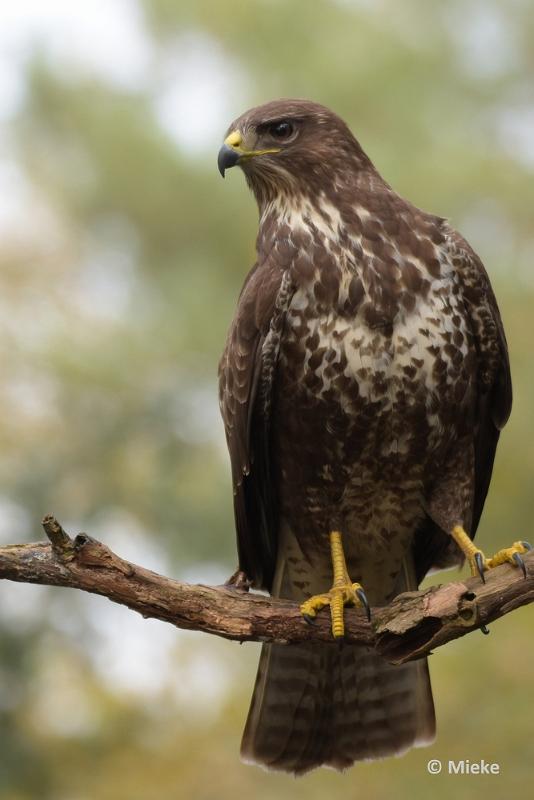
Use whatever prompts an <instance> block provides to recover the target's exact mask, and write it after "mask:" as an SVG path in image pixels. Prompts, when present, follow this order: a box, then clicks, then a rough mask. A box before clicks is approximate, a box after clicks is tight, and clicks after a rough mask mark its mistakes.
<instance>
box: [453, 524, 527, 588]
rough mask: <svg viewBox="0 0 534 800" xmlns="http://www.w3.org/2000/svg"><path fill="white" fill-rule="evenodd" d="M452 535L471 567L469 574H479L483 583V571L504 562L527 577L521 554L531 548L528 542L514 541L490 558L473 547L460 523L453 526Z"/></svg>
mask: <svg viewBox="0 0 534 800" xmlns="http://www.w3.org/2000/svg"><path fill="white" fill-rule="evenodd" d="M452 535H453V538H454V540H455V541H456V543H457V544H458V547H459V548H460V550H461V551H462V552H463V553H464V555H465V557H466V559H467V562H468V564H469V567H470V569H471V575H473V576H476V575H479V576H480V578H481V579H482V581H483V582H484V583H485V581H486V579H485V577H484V572H485V571H486V570H488V569H493V568H494V567H498V566H500V565H501V564H506V563H509V564H512V565H513V566H514V567H519V568H520V569H521V571H522V573H523V576H524V577H525V578H526V577H527V568H526V565H525V562H524V560H523V555H524V554H525V553H528V551H529V550H532V546H531V545H530V544H529V543H528V542H514V543H513V545H512V546H511V547H505V548H503V549H502V550H499V551H498V552H497V553H495V555H494V556H492V557H491V558H486V556H485V555H484V553H483V552H482V550H479V548H478V547H475V545H474V544H473V542H472V541H471V539H470V538H469V536H468V535H467V533H466V532H465V531H464V529H463V528H462V527H461V526H460V525H457V526H456V527H455V528H454V530H453V532H452Z"/></svg>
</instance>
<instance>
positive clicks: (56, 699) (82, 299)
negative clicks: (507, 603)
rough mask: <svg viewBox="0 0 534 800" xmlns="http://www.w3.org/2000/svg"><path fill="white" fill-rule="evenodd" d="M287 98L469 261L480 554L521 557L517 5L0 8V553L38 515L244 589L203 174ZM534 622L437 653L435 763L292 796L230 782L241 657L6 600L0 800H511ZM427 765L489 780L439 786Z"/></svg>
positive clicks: (235, 215) (200, 2)
mask: <svg viewBox="0 0 534 800" xmlns="http://www.w3.org/2000/svg"><path fill="white" fill-rule="evenodd" d="M280 96H301V97H308V98H310V99H314V100H317V101H319V102H323V103H325V104H326V105H328V106H330V107H332V108H333V109H335V110H336V111H337V112H338V113H340V114H341V115H342V116H343V117H344V118H345V119H346V120H347V121H348V122H349V123H350V125H351V126H352V128H353V130H354V131H355V132H356V135H357V136H358V138H359V139H360V141H361V143H362V145H363V146H364V148H365V149H366V150H367V152H368V153H369V155H370V156H371V157H372V159H373V160H374V162H375V163H376V165H377V166H378V168H379V169H380V171H381V172H382V173H383V174H384V176H385V177H386V178H387V180H388V181H389V182H390V183H392V184H393V186H394V187H395V188H396V189H397V190H398V191H399V192H400V193H402V194H404V195H406V196H407V197H409V198H410V199H411V200H412V201H413V202H415V203H416V204H417V205H420V206H422V207H424V208H425V209H428V210H431V211H433V212H435V213H437V214H440V215H443V216H447V217H449V218H450V219H451V221H452V223H453V224H454V225H455V226H456V227H458V228H460V230H461V231H462V232H463V233H464V234H465V235H466V236H467V238H468V239H469V240H470V241H471V243H472V245H473V246H474V247H475V249H476V250H477V251H478V252H479V253H480V255H481V256H482V258H483V260H484V261H485V263H486V265H487V267H488V270H489V273H490V275H491V278H492V281H493V283H494V286H495V289H496V292H497V295H498V298H499V301H500V304H501V308H502V312H503V317H504V321H505V326H506V329H507V333H508V338H509V345H510V350H511V359H512V371H513V378H514V384H515V407H514V412H513V416H512V419H511V422H510V423H509V425H508V427H507V428H506V431H505V434H504V436H503V437H502V440H501V442H502V443H501V446H500V449H499V453H498V458H497V463H496V469H495V477H494V482H493V486H492V490H491V494H490V498H489V501H488V503H487V507H486V512H485V514H484V517H483V524H482V526H481V531H480V539H481V541H482V542H483V544H484V547H485V548H486V549H487V550H492V549H496V548H498V547H499V546H504V545H505V544H508V543H510V542H511V541H513V540H515V539H517V538H529V537H530V538H532V536H533V534H532V516H533V514H532V511H533V497H534V494H533V492H532V488H531V484H532V475H533V474H534V446H533V441H534V423H533V419H532V408H533V405H534V363H533V361H532V336H533V332H534V322H533V318H532V309H533V307H534V272H533V261H534V228H533V220H532V215H533V209H534V13H533V7H532V2H531V0H502V2H498V1H497V0H450V2H446V3H443V2H441V0H405V2H403V3H399V2H396V1H395V0H376V1H373V0H314V2H310V1H309V0H291V2H284V1H283V0H243V1H242V2H239V0H225V2H218V0H212V1H211V2H208V1H207V0H195V2H185V0H183V1H182V0H92V2H80V3H69V2H68V1H67V0H47V2H46V3H42V2H39V0H35V1H34V2H32V0H17V2H16V3H7V2H4V3H1V4H0V121H1V133H0V264H1V270H0V308H1V316H0V358H1V365H2V366H1V376H2V377H1V381H0V540H1V541H2V542H4V543H11V542H23V541H29V540H35V539H36V538H39V537H40V536H41V533H40V527H39V520H40V519H41V517H42V516H43V515H44V513H46V512H53V513H55V514H56V515H57V516H58V517H59V519H61V520H62V522H63V523H64V525H65V526H66V527H67V529H68V530H70V531H71V532H77V531H80V530H86V531H87V532H89V533H90V534H92V535H93V536H96V537H97V538H102V539H103V540H104V541H105V542H106V543H107V544H109V545H110V546H111V547H112V548H114V549H115V550H116V551H117V552H118V553H119V554H120V555H122V556H124V557H125V558H129V559H131V560H133V561H137V562H138V563H141V564H143V565H145V566H147V567H151V568H153V569H156V570H159V571H161V572H164V573H166V574H168V575H172V576H176V577H179V578H181V579H185V580H192V581H202V582H222V581H223V580H224V579H225V577H227V576H228V575H229V574H230V572H231V571H232V570H233V568H234V567H235V544H234V533H233V519H232V508H231V502H232V492H231V486H230V479H229V468H228V462H227V456H226V449H225V443H224V436H223V429H222V424H221V422H220V420H219V415H218V407H217V390H216V368H217V361H218V357H219V355H220V352H221V350H222V346H223V342H224V337H225V334H226V329H227V326H228V324H229V321H230V319H231V316H232V314H233V309H234V305H235V301H236V297H237V294H238V291H239V288H240V286H241V283H242V280H243V278H244V275H245V273H246V271H247V270H248V268H249V266H250V265H251V263H252V260H253V248H254V237H255V231H256V209H255V207H254V203H253V200H252V198H251V197H250V196H249V195H248V192H247V190H246V187H245V183H244V180H243V178H242V176H241V175H240V174H239V171H238V170H236V171H233V172H231V173H230V174H229V175H228V177H227V180H226V181H224V182H223V181H222V180H221V179H220V176H219V175H218V173H217V170H216V165H215V162H216V155H217V150H218V147H219V144H220V141H221V136H222V134H223V132H224V130H225V129H226V127H227V125H228V123H229V122H230V121H231V119H233V118H234V117H235V116H237V115H238V114H239V113H241V112H242V111H243V110H244V109H245V108H247V107H248V106H251V105H254V104H256V103H260V102H263V101H266V100H269V99H272V98H276V97H280ZM454 577H455V574H454V573H445V574H444V575H443V576H442V577H441V578H439V580H450V579H453V578H454ZM436 580H438V579H436ZM533 621H534V618H533V610H532V608H526V609H523V610H521V611H518V612H516V613H514V614H513V615H511V616H509V617H507V618H506V619H504V620H501V621H499V622H498V623H495V624H494V625H492V626H491V635H490V636H489V637H484V636H482V635H481V634H480V635H479V634H473V635H471V636H469V637H467V638H466V639H464V640H460V641H457V642H454V643H451V644H449V645H448V646H447V647H445V648H443V649H440V650H439V651H438V652H437V653H436V654H435V655H434V656H433V657H432V658H431V671H432V677H433V684H434V693H435V699H436V708H437V716H438V725H439V728H438V730H439V733H438V738H437V741H436V744H435V745H433V746H432V747H431V748H429V749H425V750H418V751H412V752H411V753H409V754H407V755H406V756H405V757H403V758H402V759H391V760H388V761H386V762H382V763H379V764H376V763H374V764H361V765H358V766H356V767H355V768H354V769H352V770H351V771H350V772H349V773H347V774H345V775H341V776H340V775H337V774H335V773H332V772H329V771H324V770H322V771H319V772H316V773H314V774H312V775H309V776H307V777H304V778H301V779H299V780H295V779H292V778H290V777H287V776H284V775H276V774H269V773H266V772H264V771H262V770H260V769H258V768H254V767H250V766H246V765H243V764H241V763H240V761H239V758H238V750H239V740H240V735H241V729H242V726H243V723H244V719H245V714H246V710H247V707H248V700H249V697H250V694H251V690H252V685H253V680H254V675H255V669H256V661H257V656H258V646H256V645H245V646H239V645H237V644H233V643H229V642H224V641H222V640H217V639H215V638H214V637H209V636H206V635H201V634H192V633H186V632H180V631H176V630H174V629H173V628H172V627H170V626H165V625H164V624H162V623H158V622H155V621H147V620H143V619H141V617H139V616H137V615H135V614H134V613H132V612H130V611H128V610H126V609H123V608H120V607H116V606H114V605H112V604H111V603H109V602H108V601H106V600H104V599H102V598H98V597H91V596H89V595H84V594H81V593H76V592H74V591H70V590H52V589H46V588H44V587H37V586H23V585H16V584H8V583H5V584H3V585H1V586H0V624H1V641H0V797H1V798H2V799H3V800H4V799H6V800H27V799H29V798H32V799H33V798H39V799H40V798H43V800H152V799H154V800H155V799H156V798H157V799H158V800H167V799H168V798H169V799H170V798H185V797H188V798H194V799H195V800H204V798H205V799H206V800H211V799H212V798H215V797H217V798H218V800H225V799H226V798H235V797H254V798H257V799H258V800H264V799H265V800H267V799H269V800H270V798H273V797H277V798H280V800H285V799H286V798H287V799H288V800H290V799H291V798H307V800H315V799H317V800H319V798H321V799H322V798H325V797H329V798H337V797H339V798H341V797H343V798H345V799H346V800H352V798H360V797H365V798H366V800H373V799H374V798H389V797H392V796H395V797H397V798H400V800H402V799H403V798H413V797H418V796H421V795H423V793H424V794H425V795H427V794H429V793H432V796H433V797H435V798H436V799H437V798H446V797H448V796H449V795H450V794H451V793H454V795H455V796H456V797H457V798H460V799H461V798H478V797H485V798H492V797H496V798H497V797H499V798H500V797H502V796H503V795H504V794H505V793H506V794H509V795H510V796H514V797H527V796H529V790H528V787H529V785H531V782H532V778H533V776H534V773H533V770H534V767H533V755H534V752H533V740H534V736H533V733H534V720H533V718H532V710H531V709H532V697H533V688H532V687H533V681H532V678H533V673H534V639H533V637H532V624H533ZM429 758H440V759H443V760H444V761H447V760H448V759H449V758H451V759H459V758H468V759H471V760H472V761H473V760H479V759H481V758H484V759H486V760H487V761H497V762H499V763H500V766H501V774H500V775H499V776H498V777H495V776H492V777H476V776H471V777H466V776H463V777H462V776H451V777H449V776H447V775H446V774H442V775H440V776H432V775H429V774H428V773H427V770H426V764H427V761H428V759H429Z"/></svg>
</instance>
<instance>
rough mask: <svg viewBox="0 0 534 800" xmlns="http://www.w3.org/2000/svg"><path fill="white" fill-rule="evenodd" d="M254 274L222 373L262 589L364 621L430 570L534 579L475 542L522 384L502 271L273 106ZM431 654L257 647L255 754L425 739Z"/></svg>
mask: <svg viewBox="0 0 534 800" xmlns="http://www.w3.org/2000/svg"><path fill="white" fill-rule="evenodd" d="M236 164H238V165H239V166H240V167H241V168H242V170H243V172H244V174H245V177H246V180H247V183H248V185H249V187H250V188H251V190H252V192H253V194H254V196H255V198H256V201H257V204H258V208H259V231H258V237H257V260H256V263H255V265H254V266H253V268H252V270H251V271H250V272H249V274H248V276H247V278H246V280H245V283H244V286H243V289H242V291H241V294H240V296H239V300H238V304H237V310H236V313H235V317H234V320H233V322H232V324H231V327H230V330H229V333H228V338H227V342H226V348H225V350H224V353H223V356H222V359H221V362H220V367H219V377H220V406H221V411H222V416H223V420H224V425H225V430H226V437H227V442H228V448H229V452H230V459H231V466H232V476H233V486H234V507H235V521H236V528H237V542H238V553H239V567H240V570H242V571H243V572H244V573H245V574H246V575H247V576H248V578H249V579H250V580H251V581H252V583H253V585H254V586H256V587H258V588H263V589H267V590H268V591H270V592H271V594H272V595H273V596H276V597H282V598H290V599H293V600H297V601H298V602H299V603H301V610H302V614H303V616H304V618H305V619H306V620H307V621H313V619H314V617H315V616H316V614H317V613H318V611H319V610H320V609H322V608H323V607H325V606H329V607H330V611H331V615H332V634H333V636H334V637H336V638H340V639H342V637H343V630H344V622H343V608H344V606H345V605H356V606H360V607H363V608H364V610H365V611H368V610H369V608H370V607H372V606H380V605H384V604H387V603H389V602H390V601H391V599H392V598H393V597H395V595H397V594H398V593H399V592H403V591H407V590H416V589H417V587H418V585H419V582H420V581H421V580H422V578H423V577H424V576H425V575H426V574H427V572H428V571H429V570H431V569H437V568H443V567H446V566H450V565H453V564H457V563H462V562H463V560H464V558H467V560H468V562H469V565H470V567H471V570H472V573H473V574H480V576H481V577H482V578H483V577H484V571H485V570H487V569H489V568H491V567H493V566H495V565H496V564H498V563H503V562H504V561H510V562H511V563H512V564H516V565H518V566H520V567H521V566H523V567H524V565H523V564H522V558H521V553H524V552H526V550H527V549H528V545H527V543H522V542H516V543H515V544H514V545H513V546H512V547H509V548H507V549H505V550H502V551H499V553H497V554H496V555H495V556H494V557H493V558H486V556H485V555H484V553H483V552H482V551H481V550H479V549H478V548H477V547H476V546H475V545H474V544H473V541H472V539H473V536H474V534H475V531H476V528H477V526H478V523H479V519H480V515H481V513H482V507H483V505H484V500H485V497H486V493H487V491H488V487H489V483H490V478H491V472H492V467H493V460H494V456H495V449H496V445H497V440H498V438H499V432H500V430H501V428H502V427H503V425H504V424H505V422H506V420H507V418H508V415H509V413H510V407H511V402H512V390H511V380H510V370H509V361H508V353H507V346H506V340H505V336H504V331H503V327H502V323H501V318H500V315H499V310H498V307H497V303H496V300H495V297H494V294H493V291H492V288H491V285H490V282H489V278H488V275H487V273H486V271H485V269H484V267H483V265H482V263H481V261H480V259H479V258H478V256H477V255H476V254H475V253H474V252H473V250H472V249H471V247H470V246H469V245H468V244H467V242H466V241H465V240H464V239H463V238H462V236H460V234H459V233H457V232H456V231H455V230H454V229H453V228H452V227H451V226H450V225H449V224H448V222H447V221H446V220H445V219H442V218H440V217H437V216H434V215H433V214H429V213H426V212H424V211H421V210H420V209H418V208H416V207H415V206H413V205H412V204H411V203H410V202H408V201H407V200H404V199H403V198H402V197H400V196H399V195H398V194H397V193H396V192H395V191H394V190H393V189H392V188H391V187H390V186H389V185H388V184H387V183H386V182H385V180H384V179H383V178H382V177H381V176H380V174H379V173H378V171H377V170H376V169H375V167H374V166H373V164H372V163H371V161H370V159H369V158H368V156H367V155H366V154H365V153H364V151H363V149H362V148H361V146H360V145H359V143H358V142H357V140H356V139H355V138H354V136H353V135H352V133H351V131H350V130H349V128H348V127H347V125H346V124H345V123H344V122H343V121H342V120H341V119H340V118H339V117H338V116H336V114H334V113H332V112H331V111H329V110H328V109H327V108H324V107H323V106H321V105H318V104H316V103H312V102H308V101H304V100H277V101H274V102H270V103H267V104H265V105H262V106H259V107H257V108H253V109H251V110H249V111H247V112H246V113H244V114H243V115H242V116H240V117H239V118H238V119H237V120H235V121H234V122H233V123H232V124H231V126H230V128H229V130H228V133H227V136H226V138H225V140H224V144H223V145H222V147H221V149H220V152H219V157H218V165H219V169H220V171H221V173H222V174H223V176H224V173H225V170H226V169H228V168H229V167H232V166H234V165H236ZM434 732H435V719H434V707H433V700H432V693H431V688H430V681H429V674H428V667H427V663H426V661H425V660H423V661H417V662H412V663H407V664H404V665H401V666H392V665H390V664H388V663H386V662H385V661H384V660H382V659H381V658H380V657H379V656H378V655H377V654H376V653H375V652H374V651H373V650H371V649H368V648H366V647H364V646H358V645H348V644H344V645H343V646H338V647H336V646H335V645H329V644H324V643H323V644H321V643H317V642H315V643H314V642H309V643H308V642H307V643H304V644H298V645H292V646H282V645H271V644H267V645H264V647H263V651H262V654H261V660H260V665H259V670H258V675H257V678H256V684H255V688H254V695H253V698H252V703H251V707H250V711H249V715H248V719H247V723H246V728H245V732H244V735H243V742H242V755H243V757H244V758H245V759H246V760H249V761H253V762H256V763H259V764H262V765H264V766H267V767H269V768H271V769H278V770H285V771H288V772H292V773H296V774H300V773H304V772H306V771H307V770H310V769H313V768H314V767H317V766H320V765H327V766H330V767H334V768H337V769H343V768H345V767H348V766H350V765H351V764H353V762H354V761H356V760H359V759H373V758H382V757H385V756H389V755H392V754H399V753H402V752H403V751H405V750H407V749H408V748H410V747H412V746H419V745H424V744H427V743H429V742H431V741H432V739H433V737H434Z"/></svg>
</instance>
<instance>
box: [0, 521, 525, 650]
mask: <svg viewBox="0 0 534 800" xmlns="http://www.w3.org/2000/svg"><path fill="white" fill-rule="evenodd" d="M43 528H44V530H45V533H46V535H47V536H48V539H49V542H50V543H49V544H48V543H44V542H42V543H41V542H39V543H35V544H21V545H8V546H5V547H0V578H5V579H7V580H12V581H19V582H22V583H39V584H46V585H49V586H66V587H70V588H73V589H81V590H82V591H86V592H92V593H94V594H100V595H102V596H103V597H107V598H108V599H109V600H112V601H113V602H115V603H119V604H121V605H125V606H128V608H131V609H132V610H133V611H138V612H139V613H140V614H142V615H143V617H152V618H154V619H159V620H163V621H164V622H170V623H171V624H172V625H175V626H176V627H177V628H186V629H189V630H197V631H203V632H205V633H213V634H216V635H217V636H222V637H224V638H226V639H234V640H237V641H239V642H245V641H261V642H278V643H281V644H290V643H296V642H303V641H312V640H313V641H318V642H319V641H320V642H328V643H332V642H333V639H332V634H331V631H330V615H329V614H328V613H327V612H323V613H321V614H319V616H318V618H317V620H316V622H315V624H313V625H309V624H307V623H306V622H305V621H304V619H303V618H302V616H301V614H300V612H299V607H298V605H297V604H296V603H294V602H290V601H287V600H278V599H273V598H270V597H266V596H264V595H260V594H253V593H247V592H246V591H243V590H241V589H236V588H229V587H228V586H217V587H214V586H203V585H201V584H198V585H192V584H187V583H180V582H178V581H174V580H171V579H170V578H166V577H164V576H163V575H158V574H157V573H155V572H151V571H150V570H147V569H144V568H143V567H139V566H137V565H135V564H131V563H130V562H128V561H124V560H123V559H122V558H119V556H117V555H115V553H113V552H112V551H111V550H110V549H109V548H108V547H106V545H104V544H102V543H101V542H98V541H96V540H95V539H92V538H91V537H90V536H87V534H85V533H80V534H78V535H77V536H76V537H75V538H74V539H71V537H70V536H69V535H68V534H67V533H66V532H65V531H64V530H63V528H62V527H61V525H60V524H59V522H58V521H57V520H56V519H55V518H54V517H52V516H47V517H45V518H44V520H43ZM524 561H525V565H526V569H527V577H526V579H525V578H524V577H523V575H522V574H521V572H520V570H518V569H517V568H514V567H512V566H510V565H507V564H506V565H503V566H501V567H497V568H496V569H493V570H491V571H490V572H487V573H486V583H482V582H481V580H480V579H479V578H469V579H467V580H465V581H459V582H457V583H450V584H448V585H446V586H432V587H431V588H430V589H426V590H424V591H420V592H405V593H404V594H401V595H399V596H398V597H396V598H395V599H394V600H393V602H392V603H390V605H388V606H385V607H377V608H374V609H373V612H372V619H371V623H368V622H367V620H366V618H365V616H364V615H363V614H362V613H361V612H360V611H356V610H354V609H347V610H346V612H345V623H346V632H345V641H346V642H347V643H360V644H365V645H368V646H370V647H374V648H375V649H376V650H377V651H378V652H379V653H380V654H381V655H382V656H383V657H384V658H385V659H387V660H388V661H390V662H391V663H393V664H401V663H403V662H405V661H410V660H413V659H416V658H421V657H422V656H425V655H428V654H429V653H430V652H431V650H433V649H435V648H436V647H440V646H441V645H443V644H446V643H447V642H449V641H451V640H452V639H456V638H458V637H460V636H464V635H465V634H466V633H469V632H470V631H473V630H476V629H479V628H481V627H483V626H485V625H487V624H489V623H490V622H493V621H494V620H496V619H498V618H499V617H502V616H504V615H505V614H508V612H510V611H513V610H514V609H515V608H519V607H520V606H523V605H526V604H527V603H532V602H534V550H533V551H531V552H529V553H527V554H526V555H525V556H524Z"/></svg>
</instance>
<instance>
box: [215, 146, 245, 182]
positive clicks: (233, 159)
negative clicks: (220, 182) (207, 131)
mask: <svg viewBox="0 0 534 800" xmlns="http://www.w3.org/2000/svg"><path fill="white" fill-rule="evenodd" d="M239 156H240V154H239V153H238V152H237V150H234V148H233V147H230V145H228V144H223V146H222V147H221V149H220V150H219V155H218V156H217V166H218V167H219V172H220V173H221V175H222V176H223V178H224V173H225V172H226V170H227V169H230V167H235V165H236V164H237V162H238V161H239Z"/></svg>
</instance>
